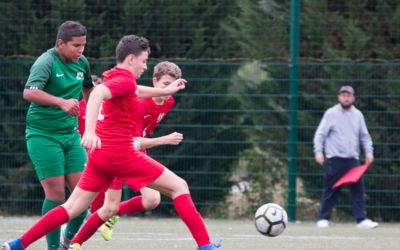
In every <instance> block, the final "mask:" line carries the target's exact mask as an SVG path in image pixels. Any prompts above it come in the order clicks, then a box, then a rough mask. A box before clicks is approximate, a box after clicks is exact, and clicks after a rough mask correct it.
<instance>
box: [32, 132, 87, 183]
mask: <svg viewBox="0 0 400 250" xmlns="http://www.w3.org/2000/svg"><path fill="white" fill-rule="evenodd" d="M80 142H81V139H80V136H79V134H78V133H77V132H76V133H75V132H74V133H72V134H69V135H54V134H51V135H31V136H28V137H27V139H26V146H27V148H28V153H29V156H30V158H31V160H32V163H33V165H34V167H35V171H36V174H37V176H38V178H39V180H43V179H45V178H49V177H55V176H64V175H67V174H71V173H75V172H82V171H83V169H84V167H85V164H86V161H87V156H86V152H85V150H84V148H82V147H81V145H80Z"/></svg>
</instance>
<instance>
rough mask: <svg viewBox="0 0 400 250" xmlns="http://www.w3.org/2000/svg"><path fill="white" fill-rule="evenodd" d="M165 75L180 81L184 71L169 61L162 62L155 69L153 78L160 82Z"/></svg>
mask: <svg viewBox="0 0 400 250" xmlns="http://www.w3.org/2000/svg"><path fill="white" fill-rule="evenodd" d="M165 75H169V76H171V77H173V78H175V79H179V78H181V77H182V71H181V69H180V68H179V66H178V65H176V64H175V63H172V62H169V61H164V62H160V63H158V64H157V65H156V66H155V67H154V72H153V77H155V78H156V79H157V80H160V79H161V77H163V76H165Z"/></svg>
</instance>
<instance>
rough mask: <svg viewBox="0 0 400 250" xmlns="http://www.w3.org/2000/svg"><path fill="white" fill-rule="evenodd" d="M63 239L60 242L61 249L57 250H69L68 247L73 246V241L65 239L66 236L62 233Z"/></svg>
mask: <svg viewBox="0 0 400 250" xmlns="http://www.w3.org/2000/svg"><path fill="white" fill-rule="evenodd" d="M61 235H62V239H61V242H60V247H59V248H58V249H57V250H68V246H69V245H70V244H71V240H70V239H68V238H67V237H65V234H64V233H62V234H61Z"/></svg>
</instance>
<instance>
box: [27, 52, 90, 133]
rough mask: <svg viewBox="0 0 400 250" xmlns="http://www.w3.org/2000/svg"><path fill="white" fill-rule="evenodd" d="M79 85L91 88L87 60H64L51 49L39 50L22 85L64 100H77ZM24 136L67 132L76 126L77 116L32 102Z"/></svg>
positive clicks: (57, 108) (81, 58)
mask: <svg viewBox="0 0 400 250" xmlns="http://www.w3.org/2000/svg"><path fill="white" fill-rule="evenodd" d="M82 86H85V87H89V88H90V87H92V86H93V83H92V80H91V73H90V67H89V62H88V60H87V59H86V58H85V57H84V56H83V55H82V56H81V57H80V59H79V60H78V61H72V62H64V61H63V60H62V59H61V58H60V57H59V55H58V54H57V52H56V50H55V48H52V49H49V50H48V51H46V52H45V53H43V54H42V55H41V56H40V57H39V58H38V59H37V60H36V61H35V63H34V64H33V65H32V67H31V70H30V75H29V78H28V81H27V82H26V85H25V88H27V89H41V90H43V91H45V92H46V93H48V94H50V95H53V96H57V97H61V98H64V99H71V98H74V99H77V100H79V98H80V95H81V91H82ZM26 126H27V130H26V136H30V135H35V134H43V133H45V134H49V133H50V134H54V133H55V134H70V133H72V132H73V131H74V130H76V129H77V127H78V117H74V116H71V115H69V114H67V113H65V112H64V111H63V110H62V109H60V107H58V106H44V105H39V104H37V103H34V102H32V103H31V105H30V106H29V110H28V114H27V117H26Z"/></svg>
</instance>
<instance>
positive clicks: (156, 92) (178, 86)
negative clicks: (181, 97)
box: [137, 79, 186, 98]
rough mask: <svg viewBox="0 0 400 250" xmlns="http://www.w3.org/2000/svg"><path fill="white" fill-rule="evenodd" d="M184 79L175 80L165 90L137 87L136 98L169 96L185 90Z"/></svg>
mask: <svg viewBox="0 0 400 250" xmlns="http://www.w3.org/2000/svg"><path fill="white" fill-rule="evenodd" d="M185 83H186V80H185V79H177V80H175V81H173V82H172V83H171V84H170V85H168V87H166V88H153V87H147V86H143V85H137V96H138V97H141V98H148V97H159V96H169V95H173V94H175V93H176V92H178V91H180V90H182V89H184V88H185Z"/></svg>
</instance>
